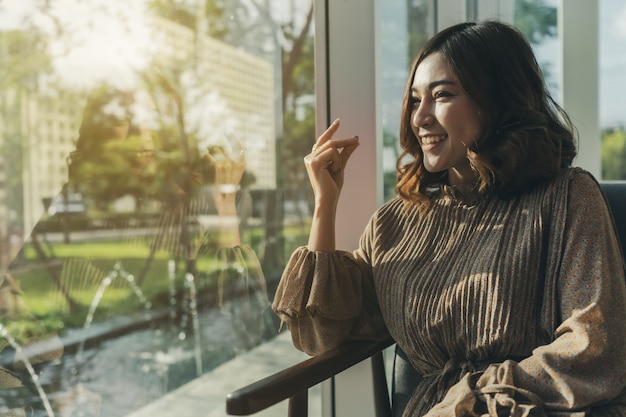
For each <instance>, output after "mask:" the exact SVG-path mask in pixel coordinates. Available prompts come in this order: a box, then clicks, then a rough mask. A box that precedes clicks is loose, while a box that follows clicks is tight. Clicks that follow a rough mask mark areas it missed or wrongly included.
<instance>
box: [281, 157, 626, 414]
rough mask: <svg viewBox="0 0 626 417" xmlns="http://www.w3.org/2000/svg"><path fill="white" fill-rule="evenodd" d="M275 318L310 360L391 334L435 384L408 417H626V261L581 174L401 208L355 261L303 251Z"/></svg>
mask: <svg viewBox="0 0 626 417" xmlns="http://www.w3.org/2000/svg"><path fill="white" fill-rule="evenodd" d="M273 309H274V311H275V312H276V313H277V314H278V315H279V316H280V317H281V319H282V320H283V321H284V322H285V323H286V324H287V325H288V327H289V329H290V331H291V333H292V338H293V341H294V344H295V346H296V347H297V348H299V349H301V350H304V351H305V352H307V353H309V354H317V353H320V352H323V351H325V350H327V349H330V348H332V347H334V346H336V345H337V344H339V343H341V342H342V341H344V340H347V339H357V338H377V337H381V336H384V335H385V334H386V332H389V333H390V334H391V335H392V336H393V338H394V339H395V340H396V342H397V344H398V346H399V347H401V348H402V349H403V350H404V351H405V352H406V354H407V356H408V357H409V359H410V361H411V362H412V364H413V366H414V367H415V368H416V369H417V370H418V371H419V372H420V373H421V374H422V375H423V376H424V377H425V378H424V379H423V381H422V382H421V383H420V384H419V386H418V387H417V389H416V391H415V393H414V394H413V396H412V398H411V400H410V401H409V404H408V406H407V408H406V411H405V414H404V415H405V416H421V415H425V414H428V415H429V416H446V417H448V416H453V415H481V414H490V415H492V416H496V415H511V416H513V415H515V416H521V415H545V414H547V415H550V416H557V415H559V416H560V415H568V416H572V415H577V416H578V415H581V416H582V415H594V416H597V415H614V416H626V390H625V387H626V280H625V277H624V260H623V257H622V255H621V252H620V247H619V243H618V240H617V237H616V233H615V229H614V226H613V222H612V218H611V216H610V214H609V211H608V209H607V204H606V202H605V200H604V198H603V195H602V193H601V191H600V188H599V186H598V184H597V182H596V180H595V179H594V178H593V177H592V176H591V175H590V174H588V173H587V172H585V171H583V170H581V169H579V168H571V169H568V170H566V171H564V172H563V173H562V174H561V175H560V176H559V177H558V178H556V179H555V180H554V181H552V182H551V183H550V184H548V185H546V186H541V187H538V188H536V189H534V190H533V191H532V192H530V193H526V194H524V195H521V196H518V197H516V198H513V199H510V200H507V201H503V200H501V199H498V198H497V197H490V198H487V199H484V200H481V201H480V202H478V203H476V204H467V203H465V202H463V201H462V200H460V199H456V198H453V197H450V196H449V194H447V195H445V196H444V195H442V196H441V197H439V198H438V199H437V200H436V201H435V203H434V204H433V205H432V206H431V207H430V208H429V209H428V210H426V211H421V212H420V211H417V210H412V209H408V210H407V209H405V206H404V204H403V202H402V201H401V200H400V199H394V200H392V201H390V202H388V203H387V204H385V205H384V206H383V207H381V208H380V209H379V210H378V211H377V212H376V213H375V214H374V216H373V217H372V219H371V221H370V223H369V225H368V226H367V229H366V230H365V232H364V234H363V236H362V238H361V241H360V247H359V249H358V250H356V251H354V252H353V253H350V252H345V251H336V252H333V253H322V252H317V253H312V252H309V251H308V250H307V249H306V248H304V247H302V248H299V249H297V250H296V251H295V252H294V254H293V255H292V257H291V259H290V261H289V263H288V265H287V267H286V269H285V271H284V274H283V277H282V279H281V283H280V285H279V288H278V290H277V293H276V297H275V300H274V303H273ZM381 318H382V320H381ZM455 412H456V414H455Z"/></svg>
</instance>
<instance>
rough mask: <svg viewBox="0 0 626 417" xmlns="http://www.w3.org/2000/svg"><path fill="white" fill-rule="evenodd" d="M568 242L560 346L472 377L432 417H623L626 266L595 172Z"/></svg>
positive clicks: (575, 190)
mask: <svg viewBox="0 0 626 417" xmlns="http://www.w3.org/2000/svg"><path fill="white" fill-rule="evenodd" d="M562 237H563V240H562V248H556V249H555V252H556V253H558V254H559V255H558V256H559V257H560V260H559V262H558V264H559V268H558V273H557V277H556V281H555V282H556V287H557V288H556V292H555V294H556V298H557V299H556V314H557V322H559V323H560V324H559V325H558V326H557V328H556V330H555V333H554V340H553V342H552V343H549V344H546V345H543V346H539V347H537V348H536V349H535V350H534V351H533V353H532V355H531V356H530V357H528V358H526V359H524V360H522V361H520V362H516V361H512V360H508V361H505V362H504V363H502V364H492V365H490V366H489V367H488V368H487V369H486V370H485V372H484V373H483V374H482V375H480V374H479V375H476V374H475V375H469V374H468V375H466V377H465V378H464V379H463V380H461V382H460V383H459V384H457V386H455V387H453V388H452V389H450V391H449V392H448V395H447V396H446V398H445V399H444V401H443V402H442V403H440V404H438V405H437V406H435V407H434V408H433V409H432V410H431V411H430V413H429V414H428V416H430V417H433V416H444V415H453V414H449V412H450V410H451V409H452V408H454V409H457V410H459V409H461V408H462V407H461V408H459V405H460V404H461V403H464V404H465V407H464V408H465V409H469V410H472V411H471V412H467V413H463V415H474V412H475V411H476V408H475V406H476V407H481V408H483V409H484V412H485V413H488V414H489V415H494V416H495V415H497V416H502V415H507V416H508V415H510V416H513V415H515V416H518V415H519V416H526V415H561V414H562V415H568V416H573V415H580V416H583V415H587V414H586V412H588V411H589V410H593V415H605V414H604V412H606V415H613V414H611V411H613V412H615V411H617V415H623V413H624V411H625V410H626V401H625V399H626V397H625V394H626V390H625V386H626V349H625V346H626V280H625V277H624V260H623V257H622V254H621V251H620V245H619V243H618V240H617V236H616V232H615V228H614V225H613V221H612V218H611V216H610V212H609V210H608V209H607V204H606V202H605V200H604V197H603V195H602V193H601V191H600V188H599V186H598V184H597V182H596V181H595V180H594V179H593V178H592V177H590V176H589V175H587V174H577V175H575V176H574V177H573V178H572V180H571V183H570V187H569V191H568V200H567V217H566V221H565V227H564V230H563V235H562ZM468 398H470V399H471V401H469V402H468V401H467V399H468ZM468 405H470V406H469V407H468ZM620 407H621V408H620ZM505 411H506V412H505ZM596 413H598V414H596ZM478 414H481V413H478Z"/></svg>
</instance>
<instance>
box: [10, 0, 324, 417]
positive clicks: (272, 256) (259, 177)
mask: <svg viewBox="0 0 626 417" xmlns="http://www.w3.org/2000/svg"><path fill="white" fill-rule="evenodd" d="M313 23H314V22H313V3H312V2H305V1H302V2H301V1H297V2H296V1H290V0H279V1H271V2H268V1H261V0H197V1H191V0H190V1H174V0H144V1H131V2H129V1H125V0H119V1H118V0H94V1H89V2H84V1H80V0H63V1H61V0H51V1H47V2H39V1H34V0H32V1H27V0H25V1H20V2H17V1H13V2H2V4H0V60H1V61H0V62H1V65H0V85H1V88H0V149H1V152H0V252H1V253H0V255H1V258H0V359H1V362H0V415H7V414H10V413H11V412H12V411H10V410H18V411H15V412H18V413H19V412H25V411H26V412H27V413H29V414H28V415H31V414H30V413H33V415H37V416H39V415H41V416H48V417H50V416H53V415H55V416H70V415H72V416H107V417H112V416H128V415H135V416H139V415H159V416H164V415H180V414H179V413H177V411H176V408H175V405H176V404H177V405H178V406H183V407H187V409H189V408H190V407H193V402H192V401H191V399H192V398H193V397H194V395H195V397H197V398H196V399H197V400H198V404H199V406H201V407H202V408H201V410H200V411H199V412H201V413H202V414H205V413H206V411H207V410H223V409H224V401H225V393H226V392H228V391H229V390H232V389H236V388H238V387H240V386H242V385H245V384H247V383H249V382H252V381H254V380H255V379H258V378H260V377H262V376H265V375H266V374H267V373H269V371H263V370H262V369H261V370H259V372H258V373H257V372H255V368H253V367H248V368H246V369H245V371H242V370H241V369H239V371H224V370H222V371H220V372H217V370H218V369H221V367H223V366H225V365H226V364H228V363H232V362H234V361H235V359H237V358H241V357H242V356H244V355H248V354H253V352H255V351H257V349H259V348H261V347H262V346H264V345H266V344H267V343H273V342H274V339H275V338H276V336H277V335H278V328H279V323H277V320H276V318H275V316H274V315H273V314H272V313H271V312H270V310H269V302H270V300H271V299H272V298H273V291H274V290H275V287H276V284H277V282H278V279H279V277H280V273H281V272H282V268H283V266H284V263H285V260H286V257H287V256H288V255H289V254H290V253H291V252H292V251H293V250H294V248H295V247H296V246H298V245H301V244H303V243H305V242H306V236H307V232H308V224H309V221H310V212H311V210H310V204H311V196H310V192H309V190H310V187H309V186H308V181H307V179H306V175H305V172H304V167H303V164H302V157H303V156H304V155H305V154H306V153H307V152H308V150H309V149H310V145H311V142H312V138H313V137H314V135H315V132H314V126H315V105H314V103H315V100H314V82H313V77H314V74H313V27H314V26H313ZM288 348H289V349H292V348H291V345H290V344H289V345H288ZM251 352H252V353H251ZM269 352H270V354H272V352H271V350H269ZM266 354H267V352H266ZM273 354H275V355H281V351H275V352H273ZM287 356H288V355H287ZM281 359H282V360H284V361H285V362H283V363H280V364H279V367H284V366H286V365H289V363H288V361H289V360H290V359H289V358H288V357H283V358H281ZM297 359H301V358H300V357H299V356H298V357H297ZM269 361H270V360H269V359H268V357H264V358H262V359H261V358H259V359H258V360H256V361H255V360H253V361H252V363H256V364H261V365H262V364H265V363H267V362H269ZM194 383H195V384H196V386H195V387H196V388H195V389H194V388H193V385H192V384H194ZM197 384H200V385H197ZM185 387H192V388H190V389H188V390H187V391H184V389H185ZM198 387H200V388H198ZM216 387H217V389H216ZM219 387H223V389H222V390H221V391H220V388H219ZM181 390H183V391H181ZM168 393H169V394H170V395H169V396H166V395H165V394H168ZM194 393H195V394H194ZM211 395H214V396H211ZM183 398H184V400H183ZM155 409H156V410H159V411H158V412H155V411H154V410H155ZM167 410H171V411H167ZM168 412H169V413H170V414H168ZM187 414H189V412H187ZM10 415H13V414H10Z"/></svg>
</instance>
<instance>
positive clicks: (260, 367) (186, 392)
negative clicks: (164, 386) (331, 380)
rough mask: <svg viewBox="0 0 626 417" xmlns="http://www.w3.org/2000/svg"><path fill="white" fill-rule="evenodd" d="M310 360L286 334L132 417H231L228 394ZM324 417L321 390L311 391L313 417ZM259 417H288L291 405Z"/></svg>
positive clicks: (140, 410)
mask: <svg viewBox="0 0 626 417" xmlns="http://www.w3.org/2000/svg"><path fill="white" fill-rule="evenodd" d="M307 358H308V356H307V355H305V354H304V353H302V352H299V351H297V350H296V349H295V348H294V347H293V345H292V344H291V336H290V334H289V333H288V332H282V333H281V334H280V335H278V337H276V338H275V339H274V340H272V341H270V342H267V343H264V344H263V345H261V346H259V347H257V348H255V349H253V350H251V351H249V352H247V353H245V354H242V355H240V356H238V357H237V358H235V359H233V360H230V361H228V362H227V363H225V364H223V365H221V366H219V367H217V368H216V369H214V370H213V371H211V372H209V373H207V374H205V375H203V376H202V377H200V378H197V379H195V380H194V381H192V382H190V383H188V384H186V385H184V386H182V387H181V388H179V389H177V390H175V391H172V392H170V393H168V394H166V395H165V396H163V397H162V398H161V399H159V400H157V401H155V402H153V403H151V404H149V405H147V406H145V407H143V408H141V409H139V410H137V411H135V412H133V413H132V414H130V415H129V416H128V417H155V416H159V417H199V416H202V417H223V416H226V415H227V414H226V396H227V394H228V393H230V392H232V391H235V390H237V389H239V388H242V387H244V386H246V385H248V384H251V383H253V382H255V381H257V380H259V379H261V378H264V377H266V376H269V375H271V374H273V373H275V372H278V371H281V370H282V369H284V368H286V367H288V366H291V365H293V364H296V363H298V362H301V361H303V360H305V359H307ZM320 415H321V395H320V387H319V386H317V387H313V388H312V389H311V390H309V416H311V417H318V416H320ZM255 416H258V417H286V416H287V402H286V401H284V402H282V403H279V404H277V405H275V406H273V407H270V408H268V409H267V410H265V411H262V412H260V413H257V414H255Z"/></svg>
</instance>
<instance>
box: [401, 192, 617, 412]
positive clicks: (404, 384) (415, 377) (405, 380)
mask: <svg viewBox="0 0 626 417" xmlns="http://www.w3.org/2000/svg"><path fill="white" fill-rule="evenodd" d="M600 186H601V188H602V190H603V192H604V194H605V195H606V197H607V201H608V203H609V207H610V208H611V212H612V213H613V218H614V219H615V226H616V227H617V234H618V238H619V240H620V243H621V245H622V253H623V252H624V248H625V247H626V181H604V182H601V183H600ZM421 379H422V376H421V375H420V374H419V373H418V372H417V371H416V370H415V369H414V368H413V366H412V365H411V363H410V362H409V361H408V359H407V357H406V354H405V353H404V352H403V351H402V350H401V349H400V348H398V347H397V346H396V353H395V357H394V361H393V379H392V386H391V401H392V416H393V417H401V416H402V412H403V411H404V408H405V407H406V404H407V401H408V400H409V398H410V397H411V394H412V393H413V391H414V390H415V387H417V384H418V383H419V382H420V381H421Z"/></svg>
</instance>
